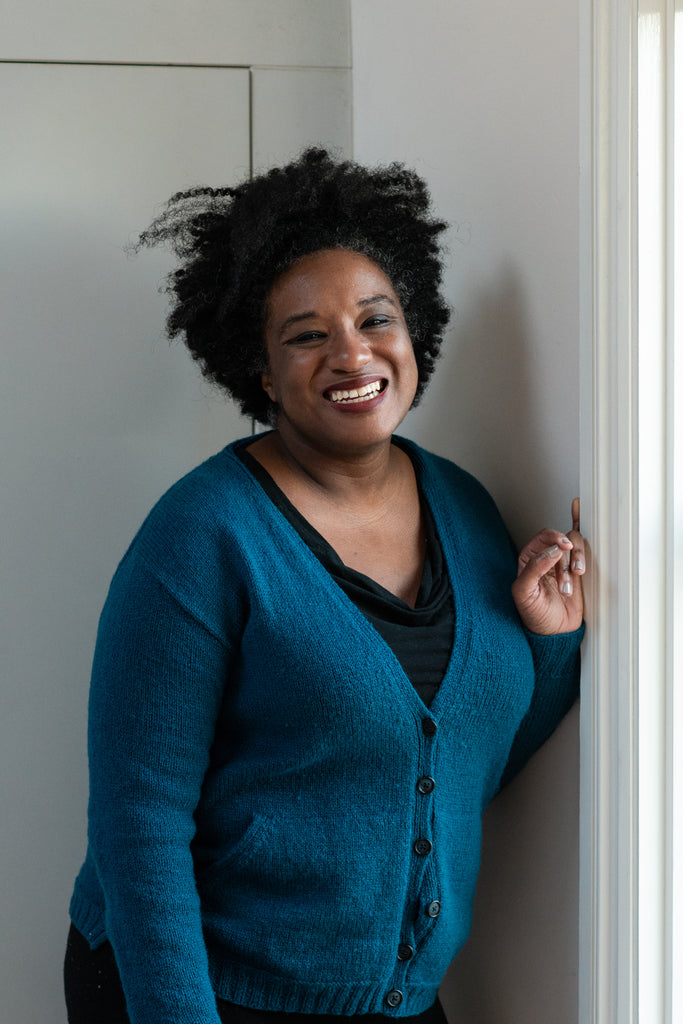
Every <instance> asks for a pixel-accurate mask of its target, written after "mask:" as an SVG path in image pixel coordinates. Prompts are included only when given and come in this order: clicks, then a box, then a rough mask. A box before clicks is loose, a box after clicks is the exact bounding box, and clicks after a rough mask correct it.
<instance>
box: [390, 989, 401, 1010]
mask: <svg viewBox="0 0 683 1024" xmlns="http://www.w3.org/2000/svg"><path fill="white" fill-rule="evenodd" d="M402 1002H403V993H402V992H399V990H398V989H397V988H392V990H391V992H387V998H386V1003H387V1006H391V1008H392V1009H395V1008H396V1007H397V1006H400V1005H401V1003H402Z"/></svg>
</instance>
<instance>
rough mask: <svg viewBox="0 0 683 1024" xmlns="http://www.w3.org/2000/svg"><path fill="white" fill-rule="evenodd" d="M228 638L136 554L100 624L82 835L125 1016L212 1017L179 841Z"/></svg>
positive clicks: (185, 854)
mask: <svg viewBox="0 0 683 1024" xmlns="http://www.w3.org/2000/svg"><path fill="white" fill-rule="evenodd" d="M228 671H229V651H228V649H227V647H226V644H225V643H224V642H223V641H222V640H221V639H220V638H219V637H217V636H216V635H214V634H213V633H212V632H211V630H210V629H209V628H208V627H207V626H206V625H204V624H202V623H200V622H199V621H198V620H197V618H196V617H195V616H194V615H193V614H191V613H190V612H189V611H188V610H187V609H186V608H185V607H183V605H182V603H181V602H180V601H179V600H178V599H177V598H176V597H175V596H173V595H172V594H171V593H170V592H169V590H168V589H167V587H165V586H164V585H163V584H162V583H161V582H159V581H158V580H157V579H156V578H155V576H154V575H153V573H152V572H151V571H150V570H148V569H147V567H146V566H145V565H144V564H143V563H142V562H141V560H140V559H138V558H136V557H135V555H134V554H131V553H129V555H128V556H127V557H126V559H124V562H123V563H122V565H121V566H120V567H119V570H118V572H117V574H116V576H115V578H114V581H113V583H112V587H111V590H110V593H109V597H108V599H107V602H106V605H105V608H104V611H103V613H102V617H101V620H100V628H99V632H98V641H97V647H96V653H95V660H94V666H93V676H92V686H91V697H90V712H89V759H90V805H89V840H90V845H91V850H92V853H93V856H94V859H95V863H96V867H97V872H98V876H99V879H100V882H101V885H102V888H103V890H104V897H105V903H106V931H107V936H108V938H109V940H110V941H111V944H112V946H113V948H114V952H115V954H116V959H117V963H118V966H119V971H120V974H121V979H122V983H123V988H124V992H125V994H126V1000H127V1004H128V1013H129V1016H130V1019H131V1022H132V1024H162V1022H167V1024H170V1022H173V1024H181V1022H190V1021H192V1022H193V1024H197V1022H201V1024H219V1018H218V1015H217V1011H216V1003H215V998H214V995H213V991H212V988H211V985H210V982H209V974H208V962H207V954H206V949H205V945H204V939H203V936H202V926H201V918H200V908H199V898H198V895H197V890H196V887H195V882H194V871H193V863H192V856H191V852H190V842H191V840H192V838H193V836H194V831H195V826H194V819H193V814H194V811H195V809H196V807H197V804H198V801H199V797H200V792H201V787H202V781H203V779H204V775H205V773H206V770H207V767H208V763H209V751H210V747H211V744H212V741H213V736H214V729H215V723H216V719H217V715H218V711H219V708H220V704H221V701H222V698H223V692H224V686H225V681H226V679H227V677H228Z"/></svg>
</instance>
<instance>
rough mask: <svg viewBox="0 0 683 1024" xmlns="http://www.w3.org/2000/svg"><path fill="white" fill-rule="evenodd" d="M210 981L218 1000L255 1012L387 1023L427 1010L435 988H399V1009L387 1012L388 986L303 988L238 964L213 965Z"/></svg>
mask: <svg viewBox="0 0 683 1024" xmlns="http://www.w3.org/2000/svg"><path fill="white" fill-rule="evenodd" d="M211 980H212V984H213V986H214V988H215V991H216V995H217V996H218V997H219V998H220V999H226V1000H227V1001H228V1002H231V1003H237V1004H238V1005H239V1006H248V1007H251V1008H252V1009H256V1010H279V1011H281V1012H284V1013H328V1014H336V1015H339V1016H353V1015H357V1014H364V1013H382V1014H386V1015H387V1016H389V1017H411V1016H413V1015H415V1014H417V1013H422V1012H423V1011H424V1010H427V1009H429V1007H430V1006H431V1005H432V1004H433V1003H434V1002H435V1000H436V998H437V996H438V985H432V984H430V985H404V986H402V988H401V995H402V997H403V998H402V1001H401V1004H400V1005H399V1006H397V1007H394V1008H392V1007H391V1006H389V1005H388V1004H387V1001H386V999H387V995H388V994H389V992H391V991H392V990H393V989H394V986H393V985H392V983H391V981H390V980H389V981H387V982H386V983H384V984H381V985H378V984H377V983H372V984H366V985H364V984H362V983H359V982H352V983H343V982H340V983H338V984H335V983H333V982H327V981H324V982H302V981H298V980H296V979H293V978H281V977H277V976H275V975H272V974H269V973H268V972H267V971H260V970H257V969H256V968H253V967H247V966H245V965H242V964H228V965H225V966H223V967H217V966H215V965H212V968H211Z"/></svg>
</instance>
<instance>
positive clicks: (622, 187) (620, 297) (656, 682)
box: [579, 0, 683, 1024]
mask: <svg viewBox="0 0 683 1024" xmlns="http://www.w3.org/2000/svg"><path fill="white" fill-rule="evenodd" d="M677 2H678V3H680V0H677ZM673 29H674V0H584V2H583V3H582V8H581V54H582V57H581V60H582V67H581V78H582V81H583V82H584V83H585V85H584V90H583V94H582V99H581V111H582V122H581V160H582V186H581V187H582V193H581V231H582V237H581V247H580V248H581V252H582V254H584V256H588V257H589V258H587V259H586V261H585V264H584V265H583V266H582V271H581V272H582V278H581V427H582V437H581V460H582V481H581V483H582V495H583V496H584V507H583V510H582V511H583V527H584V530H585V532H586V533H587V535H588V537H589V539H590V541H591V545H592V550H593V554H594V558H593V565H592V572H591V579H590V582H589V583H588V585H587V604H588V609H589V618H590V623H591V627H592V628H591V630H590V639H589V641H588V643H587V646H586V652H585V668H584V686H583V694H584V699H583V703H582V724H581V739H582V752H581V775H582V780H581V801H582V817H581V828H582V837H581V848H582V853H581V907H580V929H581V951H580V956H581V959H580V999H579V1019H580V1021H581V1022H582V1024H584V1022H588V1024H637V1022H644V1021H647V1024H674V1022H678V1021H680V1020H681V1014H683V1002H682V998H683V997H682V989H681V987H680V981H679V982H678V983H677V982H676V977H675V975H676V973H677V972H676V971H675V969H674V964H675V962H676V955H678V957H679V958H680V956H681V952H682V946H681V942H682V938H681V925H680V922H679V917H680V912H681V911H683V902H682V900H681V894H680V892H679V888H680V885H681V881H682V879H681V876H680V874H679V872H680V871H681V855H682V853H683V836H682V833H681V828H682V823H681V817H680V815H681V811H680V790H681V787H682V786H683V766H682V764H681V753H680V752H679V751H678V750H677V746H676V738H677V737H678V738H679V742H678V747H679V748H680V746H681V743H680V738H681V733H682V731H683V714H682V712H681V708H680V707H679V704H678V697H677V694H676V692H675V687H674V683H675V679H676V674H677V673H678V674H680V672H681V666H682V664H683V663H682V662H681V647H680V644H681V639H680V637H681V635H682V634H681V627H682V626H683V616H682V610H683V602H682V598H681V586H682V584H683V563H682V559H683V525H682V524H683V490H682V475H681V470H680V468H679V467H680V465H681V453H682V451H683V428H682V425H681V413H680V406H681V400H683V373H682V371H681V366H680V362H681V358H680V355H679V357H678V359H676V358H675V339H674V312H675V311H674V302H673V298H674V291H675V289H674V276H673V275H674V260H673V245H674V229H673V224H674V189H673V181H674V122H673V113H672V107H673V104H672V103H671V102H670V97H671V96H672V95H673V77H674V59H673V56H674V49H673V48H674V32H673ZM678 88H679V90H680V84H679V86H678ZM681 145H683V143H681V142H680V141H679V147H680V146H681ZM678 159H679V161H680V151H679V156H678ZM677 217H678V225H679V227H678V232H679V237H680V234H681V227H680V226H681V223H682V221H681V214H680V212H678V211H677ZM679 244H680V242H679ZM678 333H679V338H678V344H679V351H680V347H681V344H682V341H683V339H681V337H680V328H679V331H678ZM677 391H678V395H679V396H680V399H681V400H679V401H678V402H677V401H676V392H677ZM676 787H678V789H676ZM674 796H676V797H677V799H674ZM676 901H677V902H678V909H677V908H676ZM679 966H680V965H679ZM678 973H680V970H679V971H678ZM677 984H678V986H679V987H678V988H676V985H677Z"/></svg>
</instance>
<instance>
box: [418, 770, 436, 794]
mask: <svg viewBox="0 0 683 1024" xmlns="http://www.w3.org/2000/svg"><path fill="white" fill-rule="evenodd" d="M435 786H436V783H435V782H434V779H432V778H431V777H430V776H429V775H424V776H423V777H422V778H421V779H420V781H419V782H418V784H417V789H418V792H419V793H422V795H423V796H428V794H429V793H432V792H433V791H434V787H435Z"/></svg>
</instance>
